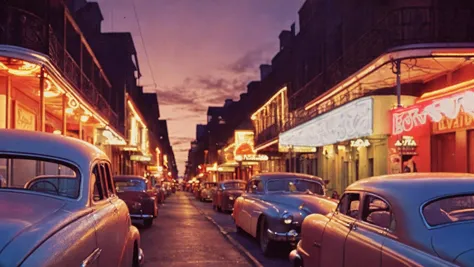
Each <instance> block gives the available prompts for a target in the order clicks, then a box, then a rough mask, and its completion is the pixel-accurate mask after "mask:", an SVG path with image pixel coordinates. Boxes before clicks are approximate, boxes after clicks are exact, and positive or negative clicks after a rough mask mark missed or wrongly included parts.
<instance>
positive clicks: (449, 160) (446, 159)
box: [431, 133, 456, 172]
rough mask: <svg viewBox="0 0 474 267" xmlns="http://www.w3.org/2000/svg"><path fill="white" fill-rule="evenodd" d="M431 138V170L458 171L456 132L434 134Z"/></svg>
mask: <svg viewBox="0 0 474 267" xmlns="http://www.w3.org/2000/svg"><path fill="white" fill-rule="evenodd" d="M431 140H432V141H431V171H433V172H456V133H447V134H438V135H434V136H433V137H432V139H431Z"/></svg>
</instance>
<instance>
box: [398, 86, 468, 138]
mask: <svg viewBox="0 0 474 267" xmlns="http://www.w3.org/2000/svg"><path fill="white" fill-rule="evenodd" d="M472 103H474V90H473V89H471V90H469V91H466V92H463V93H460V94H456V95H453V96H449V97H445V98H441V99H438V100H434V101H430V102H428V103H427V104H425V103H421V104H419V105H415V106H413V107H411V108H408V109H405V110H403V111H401V112H397V111H395V112H394V113H393V117H392V125H393V126H392V134H394V135H398V134H402V133H404V132H409V131H411V130H413V129H414V128H416V127H419V126H421V125H424V124H426V123H427V121H428V118H429V119H431V121H433V122H440V121H441V120H442V119H443V118H448V119H452V120H453V119H456V118H457V117H458V115H459V114H460V113H461V111H463V112H464V113H466V114H467V115H470V116H474V105H473V104H472Z"/></svg>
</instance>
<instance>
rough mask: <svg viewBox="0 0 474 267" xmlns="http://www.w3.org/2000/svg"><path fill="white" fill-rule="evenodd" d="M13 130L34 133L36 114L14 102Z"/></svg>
mask: <svg viewBox="0 0 474 267" xmlns="http://www.w3.org/2000/svg"><path fill="white" fill-rule="evenodd" d="M14 128H15V129H19V130H27V131H36V114H35V113H34V111H32V110H30V109H28V108H27V107H25V106H23V105H22V104H20V103H19V102H18V101H15V127H14Z"/></svg>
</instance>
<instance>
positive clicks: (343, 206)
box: [290, 173, 474, 267]
mask: <svg viewBox="0 0 474 267" xmlns="http://www.w3.org/2000/svg"><path fill="white" fill-rule="evenodd" d="M473 233H474V175H471V174H449V173H411V174H397V175H389V176H381V177H374V178H369V179H364V180H361V181H358V182H356V183H354V184H352V185H350V186H349V187H348V188H347V189H346V191H345V192H344V194H343V195H342V197H341V200H340V203H339V205H338V207H337V209H335V210H334V212H332V213H330V214H328V215H321V214H314V215H310V216H308V217H306V219H305V220H304V222H303V228H302V239H301V241H300V242H299V243H298V246H297V248H296V250H293V251H292V252H291V254H290V259H291V260H292V261H293V265H294V266H298V267H299V266H305V267H310V266H314V267H316V266H318V267H325V266H328V267H333V266H374V267H375V266H390V267H391V266H438V267H442V266H474V238H473V235H472V234H473Z"/></svg>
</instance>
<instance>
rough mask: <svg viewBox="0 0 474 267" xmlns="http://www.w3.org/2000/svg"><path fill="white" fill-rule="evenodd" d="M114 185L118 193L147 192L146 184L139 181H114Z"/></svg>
mask: <svg viewBox="0 0 474 267" xmlns="http://www.w3.org/2000/svg"><path fill="white" fill-rule="evenodd" d="M114 183H115V190H116V191H117V192H127V191H134V192H140V191H145V190H146V184H145V182H144V181H143V180H139V179H114Z"/></svg>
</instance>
